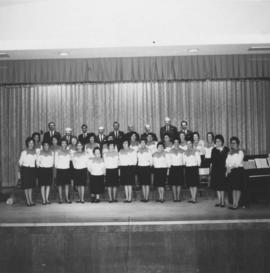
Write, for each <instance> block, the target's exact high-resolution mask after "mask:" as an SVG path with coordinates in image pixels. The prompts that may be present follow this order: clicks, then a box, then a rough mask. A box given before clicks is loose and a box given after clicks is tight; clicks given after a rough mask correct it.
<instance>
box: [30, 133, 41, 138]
mask: <svg viewBox="0 0 270 273" xmlns="http://www.w3.org/2000/svg"><path fill="white" fill-rule="evenodd" d="M35 136H38V138H39V140H40V133H38V132H34V133H33V134H32V138H33V139H34V138H35Z"/></svg>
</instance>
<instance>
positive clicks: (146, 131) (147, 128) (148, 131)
mask: <svg viewBox="0 0 270 273" xmlns="http://www.w3.org/2000/svg"><path fill="white" fill-rule="evenodd" d="M149 134H152V137H153V140H154V141H157V135H156V134H155V133H153V132H152V128H151V126H150V125H149V124H145V126H144V133H143V134H142V135H141V139H147V136H148V135H149Z"/></svg>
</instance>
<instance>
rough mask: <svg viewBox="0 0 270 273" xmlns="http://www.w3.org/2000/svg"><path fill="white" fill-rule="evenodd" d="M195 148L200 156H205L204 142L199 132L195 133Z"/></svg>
mask: <svg viewBox="0 0 270 273" xmlns="http://www.w3.org/2000/svg"><path fill="white" fill-rule="evenodd" d="M193 147H194V149H195V150H197V151H198V152H199V154H200V156H202V155H203V151H204V150H203V149H204V141H203V140H201V139H200V134H199V133H198V132H194V133H193Z"/></svg>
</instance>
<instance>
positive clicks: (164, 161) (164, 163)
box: [153, 152, 170, 168]
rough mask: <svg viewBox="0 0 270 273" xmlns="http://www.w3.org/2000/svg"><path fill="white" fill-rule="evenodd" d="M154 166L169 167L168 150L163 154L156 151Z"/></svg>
mask: <svg viewBox="0 0 270 273" xmlns="http://www.w3.org/2000/svg"><path fill="white" fill-rule="evenodd" d="M153 166H154V168H169V166H170V160H169V156H168V153H167V152H164V153H162V154H160V153H158V152H157V153H155V154H154V155H153Z"/></svg>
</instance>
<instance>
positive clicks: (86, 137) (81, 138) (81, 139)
mask: <svg viewBox="0 0 270 273" xmlns="http://www.w3.org/2000/svg"><path fill="white" fill-rule="evenodd" d="M81 129H82V133H81V134H80V135H78V141H79V142H81V143H82V145H83V146H85V145H86V144H87V143H89V137H90V133H88V132H87V125H86V124H82V126H81Z"/></svg>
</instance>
